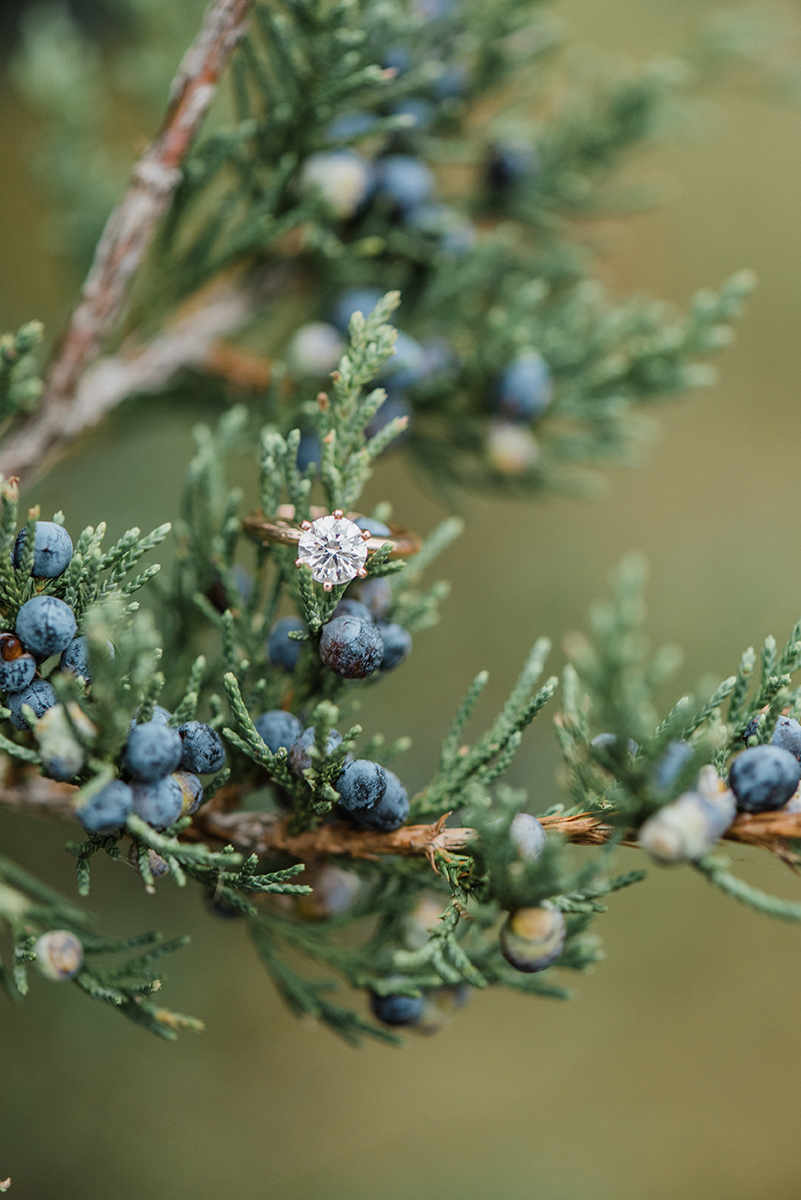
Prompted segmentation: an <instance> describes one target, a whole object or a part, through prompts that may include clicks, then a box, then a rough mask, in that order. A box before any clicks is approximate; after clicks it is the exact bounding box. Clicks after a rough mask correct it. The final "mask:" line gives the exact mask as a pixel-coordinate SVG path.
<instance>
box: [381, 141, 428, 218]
mask: <svg viewBox="0 0 801 1200" xmlns="http://www.w3.org/2000/svg"><path fill="white" fill-rule="evenodd" d="M375 166H376V192H377V194H378V195H379V196H382V197H383V198H384V199H386V200H389V201H390V203H392V204H393V205H394V206H395V207H396V208H397V209H399V210H400V211H401V212H408V210H409V209H410V208H414V207H415V205H417V204H425V203H426V201H427V200H428V199H430V197H431V196H432V194H433V192H434V176H433V175H432V173H431V171H430V170H429V168H428V167H427V166H426V164H425V163H424V162H421V161H420V159H419V158H413V157H412V156H411V155H410V154H388V155H387V157H386V158H380V159H379V160H378V162H377V163H376V164H375Z"/></svg>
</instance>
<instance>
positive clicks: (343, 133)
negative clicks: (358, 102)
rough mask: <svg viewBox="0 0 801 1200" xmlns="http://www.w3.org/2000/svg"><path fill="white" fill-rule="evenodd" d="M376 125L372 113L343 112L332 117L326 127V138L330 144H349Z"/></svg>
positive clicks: (363, 135)
mask: <svg viewBox="0 0 801 1200" xmlns="http://www.w3.org/2000/svg"><path fill="white" fill-rule="evenodd" d="M375 123H376V118H375V117H374V116H373V115H372V113H366V112H358V111H354V112H343V113H339V115H338V116H336V117H334V119H333V121H332V122H331V124H330V125H329V126H328V128H327V130H326V131H325V132H326V137H327V138H328V140H329V141H330V142H346V141H347V142H350V141H354V140H355V139H356V138H361V137H365V136H366V135H367V134H368V133H369V132H370V130H371V129H372V128H373V126H374V125H375Z"/></svg>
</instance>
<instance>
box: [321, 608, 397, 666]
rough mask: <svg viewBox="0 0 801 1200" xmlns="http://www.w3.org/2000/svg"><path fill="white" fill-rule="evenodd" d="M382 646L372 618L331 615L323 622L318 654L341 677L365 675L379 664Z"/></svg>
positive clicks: (382, 650)
mask: <svg viewBox="0 0 801 1200" xmlns="http://www.w3.org/2000/svg"><path fill="white" fill-rule="evenodd" d="M383 653H384V646H383V643H382V641H381V634H380V633H379V632H378V630H377V629H376V627H375V625H374V624H373V622H372V620H370V621H360V620H359V618H358V617H334V619H333V621H329V622H328V624H327V625H324V626H323V632H322V635H321V637H320V658H321V659H322V661H323V663H324V665H325V666H326V667H328V669H329V671H333V672H334V674H335V675H340V676H341V677H342V678H343V679H365V678H366V677H367V676H368V675H372V673H373V671H375V670H377V668H378V667H379V666H380V664H381V656H382V655H383Z"/></svg>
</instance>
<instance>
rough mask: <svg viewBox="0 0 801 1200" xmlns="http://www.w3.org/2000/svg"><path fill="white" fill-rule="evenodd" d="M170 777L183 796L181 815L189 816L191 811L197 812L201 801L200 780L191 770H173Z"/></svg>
mask: <svg viewBox="0 0 801 1200" xmlns="http://www.w3.org/2000/svg"><path fill="white" fill-rule="evenodd" d="M171 778H172V779H174V780H175V782H176V783H177V784H178V787H179V788H180V789H181V795H182V796H183V803H182V804H181V816H182V817H191V816H192V814H193V813H196V812H197V810H198V809H199V808H200V805H201V803H202V801H203V784H202V782H201V781H200V780H199V779H198V777H197V775H193V774H192V772H191V771H175V772H174V773H173V775H172V776H171Z"/></svg>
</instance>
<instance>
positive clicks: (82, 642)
mask: <svg viewBox="0 0 801 1200" xmlns="http://www.w3.org/2000/svg"><path fill="white" fill-rule="evenodd" d="M58 665H59V669H60V670H62V671H67V672H68V673H69V674H70V675H80V676H82V678H84V679H86V680H87V681H88V680H90V679H91V675H90V674H89V647H88V645H87V643H86V638H85V637H76V638H73V639H72V641H71V642H70V644H69V646H67V649H66V650H64V651H63V652H62V655H61V658H60V660H59V664H58Z"/></svg>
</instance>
